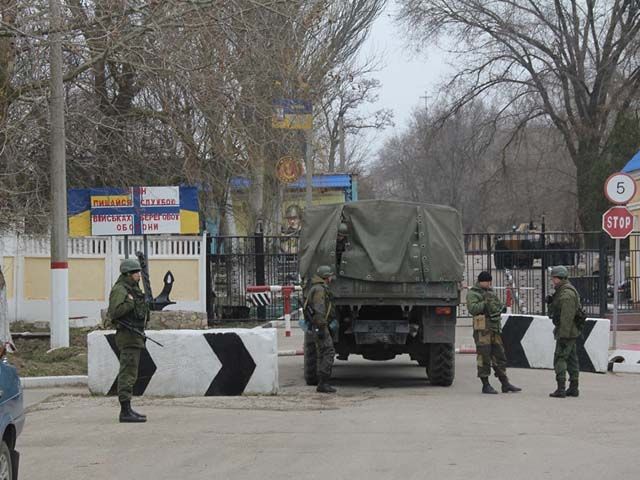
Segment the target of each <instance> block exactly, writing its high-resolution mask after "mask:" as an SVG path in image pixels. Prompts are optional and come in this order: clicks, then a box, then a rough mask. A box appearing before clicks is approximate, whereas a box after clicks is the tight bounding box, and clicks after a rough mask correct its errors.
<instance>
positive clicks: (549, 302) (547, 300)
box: [544, 295, 553, 305]
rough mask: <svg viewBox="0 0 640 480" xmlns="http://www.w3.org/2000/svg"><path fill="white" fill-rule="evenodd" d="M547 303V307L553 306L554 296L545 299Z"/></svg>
mask: <svg viewBox="0 0 640 480" xmlns="http://www.w3.org/2000/svg"><path fill="white" fill-rule="evenodd" d="M544 301H545V302H547V305H551V304H552V303H553V296H551V295H547V298H545V299H544Z"/></svg>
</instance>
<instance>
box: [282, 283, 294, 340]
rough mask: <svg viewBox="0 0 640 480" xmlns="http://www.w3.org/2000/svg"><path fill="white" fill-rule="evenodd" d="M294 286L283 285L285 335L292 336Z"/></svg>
mask: <svg viewBox="0 0 640 480" xmlns="http://www.w3.org/2000/svg"><path fill="white" fill-rule="evenodd" d="M293 290H294V287H282V300H283V301H284V336H285V337H290V336H291V293H293Z"/></svg>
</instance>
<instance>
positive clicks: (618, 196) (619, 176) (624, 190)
mask: <svg viewBox="0 0 640 480" xmlns="http://www.w3.org/2000/svg"><path fill="white" fill-rule="evenodd" d="M604 194H605V196H606V197H607V199H608V200H609V201H610V202H611V203H615V204H616V205H626V204H627V203H629V202H630V201H631V199H632V198H633V197H634V196H635V195H636V182H635V181H634V180H633V178H632V177H631V176H630V175H627V174H626V173H614V174H613V175H611V176H609V178H607V181H606V182H605V184H604Z"/></svg>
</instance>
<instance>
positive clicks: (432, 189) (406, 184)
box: [367, 101, 576, 231]
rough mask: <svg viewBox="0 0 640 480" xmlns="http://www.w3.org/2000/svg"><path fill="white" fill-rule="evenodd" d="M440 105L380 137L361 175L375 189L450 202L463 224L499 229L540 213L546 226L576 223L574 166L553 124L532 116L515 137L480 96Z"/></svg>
mask: <svg viewBox="0 0 640 480" xmlns="http://www.w3.org/2000/svg"><path fill="white" fill-rule="evenodd" d="M445 108H446V105H445V104H440V103H439V104H436V105H434V106H432V108H431V109H430V111H429V112H426V111H424V110H418V111H416V112H415V113H414V116H413V120H412V122H411V123H410V125H409V126H408V128H407V129H406V130H405V131H403V132H400V133H399V134H397V135H396V136H394V137H392V138H391V139H390V140H389V141H387V142H386V144H385V145H384V147H383V148H382V149H381V151H380V152H379V154H378V158H377V159H376V161H375V163H374V164H373V166H372V167H371V169H370V171H369V172H368V178H367V180H368V182H369V183H373V191H374V193H375V195H376V196H377V197H383V198H398V199H404V200H411V201H416V202H428V203H437V204H445V205H450V206H453V207H455V208H456V209H458V210H459V211H460V212H461V213H462V216H463V223H464V227H465V230H466V231H487V230H488V231H502V230H505V229H507V228H509V227H511V225H513V224H516V225H517V224H520V223H524V222H529V221H538V220H539V219H540V217H541V216H542V215H546V217H547V220H548V224H549V226H550V227H551V228H573V227H574V223H575V217H576V209H575V190H574V189H573V187H574V186H575V167H574V166H573V164H572V163H571V161H570V160H569V158H568V155H567V154H566V150H565V149H564V145H563V143H562V140H561V138H560V136H559V134H557V132H556V131H555V130H554V129H553V128H552V127H550V126H547V125H544V124H542V125H534V124H531V125H529V126H527V127H523V128H522V129H521V130H520V131H519V132H518V134H517V136H516V138H515V139H514V138H513V132H512V131H511V130H508V129H502V128H499V127H498V126H497V125H496V124H495V122H494V120H495V111H494V109H493V108H487V107H485V106H484V105H483V104H482V103H480V102H478V101H475V102H472V103H469V104H467V105H465V106H464V107H461V108H460V109H459V110H458V111H457V112H455V113H454V114H451V115H448V116H447V117H446V118H445V119H444V120H442V118H443V115H444V113H443V112H444V109H445ZM558 205H561V208H558V207H557V206H558Z"/></svg>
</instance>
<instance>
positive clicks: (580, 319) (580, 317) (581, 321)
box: [571, 285, 587, 330]
mask: <svg viewBox="0 0 640 480" xmlns="http://www.w3.org/2000/svg"><path fill="white" fill-rule="evenodd" d="M571 289H572V290H573V291H574V293H575V294H576V299H577V300H578V308H576V316H575V317H573V323H575V324H576V327H578V330H582V329H583V328H584V325H585V324H586V323H587V312H585V311H584V308H582V302H580V294H579V293H578V291H577V290H576V288H575V287H574V286H573V285H571Z"/></svg>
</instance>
